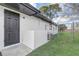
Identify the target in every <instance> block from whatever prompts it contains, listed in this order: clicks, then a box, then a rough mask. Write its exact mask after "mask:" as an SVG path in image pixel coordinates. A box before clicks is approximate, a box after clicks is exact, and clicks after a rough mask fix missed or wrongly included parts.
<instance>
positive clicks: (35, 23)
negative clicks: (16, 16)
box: [20, 14, 49, 49]
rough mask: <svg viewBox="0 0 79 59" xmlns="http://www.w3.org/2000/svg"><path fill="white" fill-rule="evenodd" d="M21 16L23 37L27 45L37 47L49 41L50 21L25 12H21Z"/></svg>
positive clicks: (32, 47)
mask: <svg viewBox="0 0 79 59" xmlns="http://www.w3.org/2000/svg"><path fill="white" fill-rule="evenodd" d="M20 16H21V17H20V30H21V39H22V40H23V41H22V42H23V43H24V44H25V45H27V46H29V47H30V48H31V49H35V48H37V47H39V46H41V45H42V44H44V43H46V42H48V40H47V32H48V30H49V23H48V22H45V21H42V20H41V19H39V18H36V17H33V16H28V15H25V14H20ZM23 17H24V19H23Z"/></svg>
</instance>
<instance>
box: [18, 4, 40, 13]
mask: <svg viewBox="0 0 79 59" xmlns="http://www.w3.org/2000/svg"><path fill="white" fill-rule="evenodd" d="M19 4H22V5H24V6H25V7H27V8H29V9H31V10H32V11H34V12H36V13H40V11H39V10H37V9H36V8H35V7H33V6H32V5H31V4H29V3H19Z"/></svg>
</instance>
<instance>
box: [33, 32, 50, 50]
mask: <svg viewBox="0 0 79 59" xmlns="http://www.w3.org/2000/svg"><path fill="white" fill-rule="evenodd" d="M34 39H35V40H34V43H35V44H34V47H35V49H36V48H38V47H40V46H41V45H43V44H45V43H47V42H48V39H47V31H35V33H34Z"/></svg>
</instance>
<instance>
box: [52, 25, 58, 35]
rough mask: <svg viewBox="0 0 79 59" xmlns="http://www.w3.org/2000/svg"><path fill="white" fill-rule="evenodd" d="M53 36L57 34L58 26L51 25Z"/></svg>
mask: <svg viewBox="0 0 79 59" xmlns="http://www.w3.org/2000/svg"><path fill="white" fill-rule="evenodd" d="M52 30H53V35H55V34H57V33H58V26H55V25H52Z"/></svg>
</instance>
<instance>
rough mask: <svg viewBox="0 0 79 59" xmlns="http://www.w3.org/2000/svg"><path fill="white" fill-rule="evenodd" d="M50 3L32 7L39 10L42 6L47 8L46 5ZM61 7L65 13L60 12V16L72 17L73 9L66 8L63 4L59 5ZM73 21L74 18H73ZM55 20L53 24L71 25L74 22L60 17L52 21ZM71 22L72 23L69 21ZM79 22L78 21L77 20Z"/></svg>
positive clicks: (36, 4) (37, 4) (35, 4)
mask: <svg viewBox="0 0 79 59" xmlns="http://www.w3.org/2000/svg"><path fill="white" fill-rule="evenodd" d="M48 4H49V3H32V5H33V6H34V7H35V8H37V9H39V8H40V7H41V6H45V5H48ZM59 5H60V7H61V8H62V10H63V12H59V13H58V14H59V15H60V16H62V15H71V14H72V9H71V8H69V7H64V4H63V3H62V4H59ZM71 19H72V18H71ZM52 20H53V22H55V23H60V24H62V23H70V22H72V21H71V20H70V18H63V17H58V18H53V19H52ZM69 20H70V21H69ZM76 21H77V20H76Z"/></svg>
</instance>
